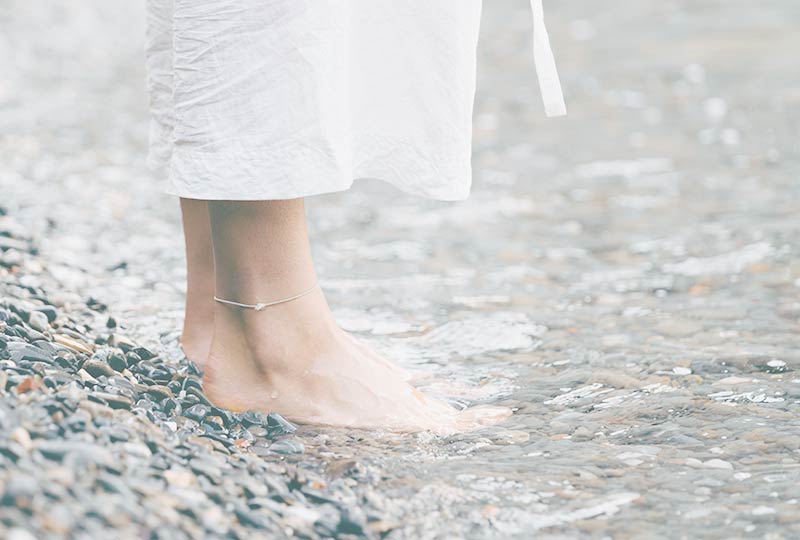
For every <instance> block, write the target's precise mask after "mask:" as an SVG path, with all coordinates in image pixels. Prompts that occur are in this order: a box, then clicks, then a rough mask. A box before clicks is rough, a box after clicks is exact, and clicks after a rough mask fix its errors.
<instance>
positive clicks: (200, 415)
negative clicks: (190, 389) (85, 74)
mask: <svg viewBox="0 0 800 540" xmlns="http://www.w3.org/2000/svg"><path fill="white" fill-rule="evenodd" d="M210 412H211V407H208V406H207V405H203V404H201V403H198V404H197V405H192V406H191V407H189V408H188V409H186V411H184V413H183V416H185V417H186V418H189V419H191V420H194V421H196V422H202V421H203V419H204V418H205V417H206V416H208V414H209V413H210Z"/></svg>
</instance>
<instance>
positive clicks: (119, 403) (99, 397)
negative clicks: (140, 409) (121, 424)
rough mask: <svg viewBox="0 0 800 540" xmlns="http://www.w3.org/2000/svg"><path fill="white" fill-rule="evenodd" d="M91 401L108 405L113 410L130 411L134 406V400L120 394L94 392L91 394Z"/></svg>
mask: <svg viewBox="0 0 800 540" xmlns="http://www.w3.org/2000/svg"><path fill="white" fill-rule="evenodd" d="M89 399H91V400H92V401H96V402H97V403H102V404H103V405H108V406H109V407H111V408H112V409H128V410H130V408H131V407H132V406H133V400H132V399H131V398H129V397H125V396H122V395H118V394H110V393H108V392H92V393H91V394H89Z"/></svg>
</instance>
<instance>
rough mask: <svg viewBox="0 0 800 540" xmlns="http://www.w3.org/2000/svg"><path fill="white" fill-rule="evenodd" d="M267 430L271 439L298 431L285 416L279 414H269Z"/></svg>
mask: <svg viewBox="0 0 800 540" xmlns="http://www.w3.org/2000/svg"><path fill="white" fill-rule="evenodd" d="M260 425H263V424H260ZM267 430H268V432H269V436H270V437H278V436H280V435H288V434H290V433H294V432H295V431H297V428H296V427H295V426H294V424H292V423H291V422H289V421H288V420H286V419H285V418H284V417H283V416H281V415H279V414H277V413H269V414H268V415H267Z"/></svg>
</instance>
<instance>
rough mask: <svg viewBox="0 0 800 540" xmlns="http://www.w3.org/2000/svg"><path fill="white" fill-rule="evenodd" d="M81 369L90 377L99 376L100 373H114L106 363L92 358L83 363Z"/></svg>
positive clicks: (108, 374)
mask: <svg viewBox="0 0 800 540" xmlns="http://www.w3.org/2000/svg"><path fill="white" fill-rule="evenodd" d="M83 369H84V370H85V371H86V372H87V373H88V374H89V375H91V376H92V377H100V376H101V375H105V376H106V377H111V376H112V375H114V373H115V371H114V370H113V369H111V366H109V365H108V364H106V363H104V362H99V361H97V360H92V359H89V360H87V361H86V362H84V363H83Z"/></svg>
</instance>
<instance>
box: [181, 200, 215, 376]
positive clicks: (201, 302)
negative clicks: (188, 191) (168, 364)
mask: <svg viewBox="0 0 800 540" xmlns="http://www.w3.org/2000/svg"><path fill="white" fill-rule="evenodd" d="M181 215H182V218H183V235H184V239H185V241H186V314H185V317H184V319H183V332H182V334H181V346H182V347H183V351H184V352H185V353H186V357H187V358H188V359H189V360H191V361H192V362H194V363H195V364H196V365H197V366H198V367H200V368H201V369H202V368H203V366H204V365H205V363H206V358H207V357H208V351H209V349H210V348H211V334H212V332H213V330H214V305H213V304H214V300H213V298H212V297H213V295H214V255H213V251H212V247H211V226H210V224H209V219H208V204H206V201H198V200H194V199H181Z"/></svg>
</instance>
